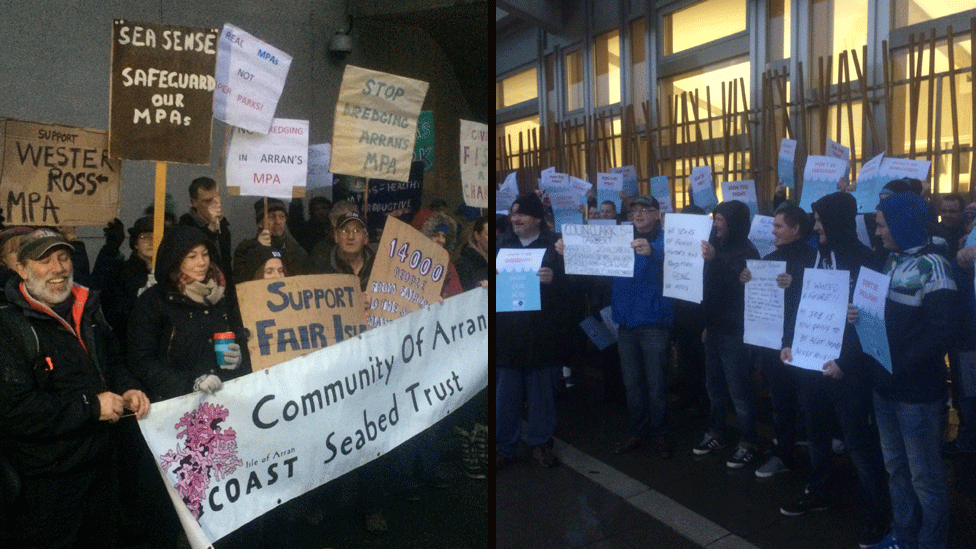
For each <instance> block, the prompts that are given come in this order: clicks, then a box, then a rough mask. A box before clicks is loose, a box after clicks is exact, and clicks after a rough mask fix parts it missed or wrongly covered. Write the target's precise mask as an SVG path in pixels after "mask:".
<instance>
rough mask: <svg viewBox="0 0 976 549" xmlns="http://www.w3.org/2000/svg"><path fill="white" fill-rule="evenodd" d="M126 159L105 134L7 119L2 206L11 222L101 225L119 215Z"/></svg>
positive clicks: (0, 187)
mask: <svg viewBox="0 0 976 549" xmlns="http://www.w3.org/2000/svg"><path fill="white" fill-rule="evenodd" d="M121 169H122V162H121V161H119V160H118V159H111V158H109V154H108V137H107V136H106V134H105V132H103V131H97V130H86V129H82V128H72V127H69V126H58V125H53V124H39V123H36V122H24V121H19V120H5V121H4V122H3V169H2V173H0V197H2V199H0V204H2V205H3V215H4V216H5V217H6V218H7V220H6V222H7V223H8V224H12V225H82V226H84V225H96V226H101V225H104V224H105V223H107V222H109V221H111V220H112V218H115V217H118V215H119V180H120V175H119V174H120V171H121Z"/></svg>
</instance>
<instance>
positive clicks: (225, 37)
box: [213, 23, 291, 134]
mask: <svg viewBox="0 0 976 549" xmlns="http://www.w3.org/2000/svg"><path fill="white" fill-rule="evenodd" d="M289 68H291V56H290V55H288V54H287V53H285V52H283V51H281V50H279V49H278V48H276V47H274V46H272V45H270V44H268V43H266V42H262V41H261V40H258V39H257V38H255V37H253V36H251V35H250V34H249V33H247V31H244V30H242V29H239V28H237V27H235V26H234V25H231V24H230V23H224V28H223V30H221V31H220V40H219V41H218V43H217V71H216V78H217V84H216V85H217V88H216V93H214V104H213V116H214V118H216V119H217V120H223V121H224V122H226V123H228V124H230V125H231V126H237V127H238V128H244V129H245V130H250V131H252V132H256V133H260V134H265V133H268V131H269V130H270V128H271V124H272V122H273V121H274V115H275V110H277V108H278V99H279V98H280V97H281V91H282V90H283V89H284V88H285V78H286V77H287V76H288V69H289Z"/></svg>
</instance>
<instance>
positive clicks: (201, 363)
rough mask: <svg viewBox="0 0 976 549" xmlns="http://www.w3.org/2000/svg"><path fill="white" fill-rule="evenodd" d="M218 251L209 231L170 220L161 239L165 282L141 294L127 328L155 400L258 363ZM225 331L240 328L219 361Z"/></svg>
mask: <svg viewBox="0 0 976 549" xmlns="http://www.w3.org/2000/svg"><path fill="white" fill-rule="evenodd" d="M214 255H216V251H215V250H214V247H213V244H212V243H211V242H210V239H209V238H208V237H207V236H206V235H205V234H204V233H203V232H202V231H200V230H199V229H196V228H194V227H186V226H182V225H179V226H176V227H171V228H170V229H169V230H167V231H166V234H165V235H164V236H163V241H162V242H161V243H160V245H159V251H158V252H157V259H156V264H157V269H156V270H157V278H158V279H159V282H158V284H156V285H155V286H153V287H152V288H149V289H148V290H146V291H145V292H143V293H142V295H141V296H139V299H138V300H137V301H136V306H135V308H134V309H133V311H132V315H131V316H130V318H129V333H128V337H129V364H130V366H131V368H132V370H133V371H134V372H135V373H136V374H137V375H138V376H139V378H140V379H141V380H142V382H143V384H144V385H145V386H146V388H147V390H148V392H149V396H150V397H151V398H152V399H153V401H157V400H165V399H168V398H173V397H176V396H180V395H185V394H187V393H190V392H193V391H206V392H209V393H212V392H214V391H217V390H219V389H220V387H221V385H222V382H223V381H227V380H229V379H233V378H235V377H238V376H240V375H243V374H245V373H248V372H250V371H251V367H250V360H249V358H248V355H247V345H246V344H243V345H242V343H244V342H245V338H244V337H242V336H243V330H242V327H241V326H240V325H239V324H237V323H235V322H233V319H234V318H235V317H236V315H233V314H232V312H231V304H230V303H229V301H228V299H227V298H226V297H225V295H224V293H225V289H226V282H225V279H224V274H223V273H222V272H221V271H220V267H218V266H217V264H216V263H215V262H213V261H212V259H211V258H212V257H213V256H214ZM226 332H234V333H235V334H236V337H235V342H234V343H231V344H230V345H229V346H228V348H227V350H226V351H223V353H221V355H222V357H221V358H220V360H219V362H218V356H217V353H216V351H215V349H214V334H216V333H226Z"/></svg>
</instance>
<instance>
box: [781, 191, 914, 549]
mask: <svg viewBox="0 0 976 549" xmlns="http://www.w3.org/2000/svg"><path fill="white" fill-rule="evenodd" d="M907 194H910V193H906V196H907ZM916 198H917V197H916ZM812 209H813V213H814V226H813V230H814V232H815V233H816V234H817V242H818V248H817V257H816V260H815V263H814V264H815V268H817V269H833V270H844V271H848V272H849V273H850V284H849V287H848V295H849V299H851V298H853V295H854V286H855V283H856V281H857V275H858V273H859V272H860V269H861V267H866V268H869V269H872V270H878V266H877V265H876V264H875V263H874V260H875V255H874V254H873V253H872V251H871V250H870V249H869V248H868V247H866V246H865V245H864V244H862V243H861V242H860V241H859V240H858V238H857V229H856V227H855V221H854V218H855V216H856V215H857V201H856V200H855V199H854V197H853V196H851V195H850V194H848V193H842V192H836V193H833V194H829V195H827V196H825V197H823V198H821V199H820V200H817V201H816V202H814V203H813V205H812ZM783 340H784V348H783V350H782V352H781V355H780V356H781V358H782V360H783V361H784V362H791V361H792V360H793V356H792V342H793V333H792V332H790V333H789V334H784V337H783ZM872 365H876V362H875V361H874V359H872V358H870V357H869V356H868V355H866V354H865V353H864V352H863V351H862V349H861V344H860V340H859V338H858V336H857V332H856V331H855V329H854V326H853V325H852V324H850V323H848V324H847V325H846V327H845V329H844V335H843V340H842V344H841V349H840V356H839V357H838V358H837V359H835V360H830V361H827V362H826V363H824V365H823V370H822V371H821V372H817V371H813V370H799V371H798V374H799V378H800V402H801V406H802V407H803V413H804V415H805V417H806V427H807V437H808V440H809V444H808V447H807V448H808V451H809V453H810V464H811V468H812V471H811V473H810V480H809V481H808V483H807V486H806V489H805V490H804V492H803V494H802V495H801V496H800V497H799V498H798V499H797V500H796V501H795V502H793V503H789V504H787V505H784V506H783V507H781V508H780V513H782V514H784V515H786V516H798V515H802V514H805V513H807V512H810V511H816V510H823V509H826V508H827V506H828V502H827V494H826V484H827V478H828V474H829V473H830V469H831V465H832V461H833V456H832V453H831V438H832V436H833V430H832V429H831V426H830V424H829V422H827V421H825V418H828V417H831V415H832V414H833V415H835V416H836V418H837V421H838V422H839V423H840V428H841V431H842V432H843V436H844V444H845V445H846V448H847V452H848V454H849V455H850V457H851V461H852V462H853V464H854V470H855V472H856V473H857V479H858V497H859V500H860V509H861V512H862V513H863V514H864V530H863V532H862V533H861V538H860V543H861V546H862V547H868V546H870V545H873V544H876V543H878V542H880V541H881V540H882V539H884V538H885V536H886V535H887V533H888V530H889V524H890V519H889V517H890V511H889V508H888V505H887V497H886V495H885V490H884V472H883V470H882V465H881V454H880V449H879V446H878V438H877V433H876V432H875V430H874V428H873V427H872V425H871V393H870V391H871V383H870V379H871V369H872V368H873V366H872Z"/></svg>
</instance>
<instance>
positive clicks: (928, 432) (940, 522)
mask: <svg viewBox="0 0 976 549" xmlns="http://www.w3.org/2000/svg"><path fill="white" fill-rule="evenodd" d="M877 221H878V228H877V232H878V236H880V237H881V239H882V241H883V243H884V246H885V247H886V248H887V249H888V250H890V251H891V252H892V253H891V254H890V255H889V256H888V260H887V262H886V263H885V266H884V273H885V274H887V275H889V276H891V286H890V287H889V290H888V299H887V300H886V302H885V327H886V329H887V333H888V345H889V348H890V352H891V364H892V371H891V373H890V374H889V373H888V372H887V371H886V370H883V369H881V368H875V370H874V373H875V394H874V412H875V415H876V417H877V423H878V431H879V432H880V435H881V449H882V451H883V453H884V459H885V466H886V468H887V470H888V475H889V480H888V486H889V489H890V491H891V503H892V506H893V511H894V532H895V537H896V539H897V540H898V543H899V545H900V546H902V547H909V548H915V547H924V548H945V547H947V546H948V539H949V487H948V482H947V479H946V471H945V465H944V464H943V462H942V457H941V455H940V449H941V445H942V416H943V406H944V403H945V396H946V386H945V366H944V362H943V357H944V356H945V353H946V351H947V350H948V348H949V345H950V340H949V338H950V337H951V335H952V334H953V329H952V326H953V324H954V323H955V322H956V321H957V319H956V315H955V308H956V307H955V305H956V283H955V281H954V280H953V279H952V271H951V270H950V268H949V265H948V264H947V262H946V261H945V259H944V257H942V255H941V254H940V253H938V252H937V251H935V250H933V248H932V246H931V243H930V239H929V235H928V233H927V232H926V229H925V227H926V223H927V206H926V203H925V201H924V200H923V199H922V198H920V197H918V196H915V195H912V194H909V193H904V194H894V195H891V196H889V197H887V198H885V199H882V200H881V202H880V203H879V204H878V216H877ZM852 312H853V313H854V315H853V316H854V320H856V316H857V315H856V309H855V310H854V311H852ZM848 316H849V317H850V316H852V315H851V314H849V315H848Z"/></svg>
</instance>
